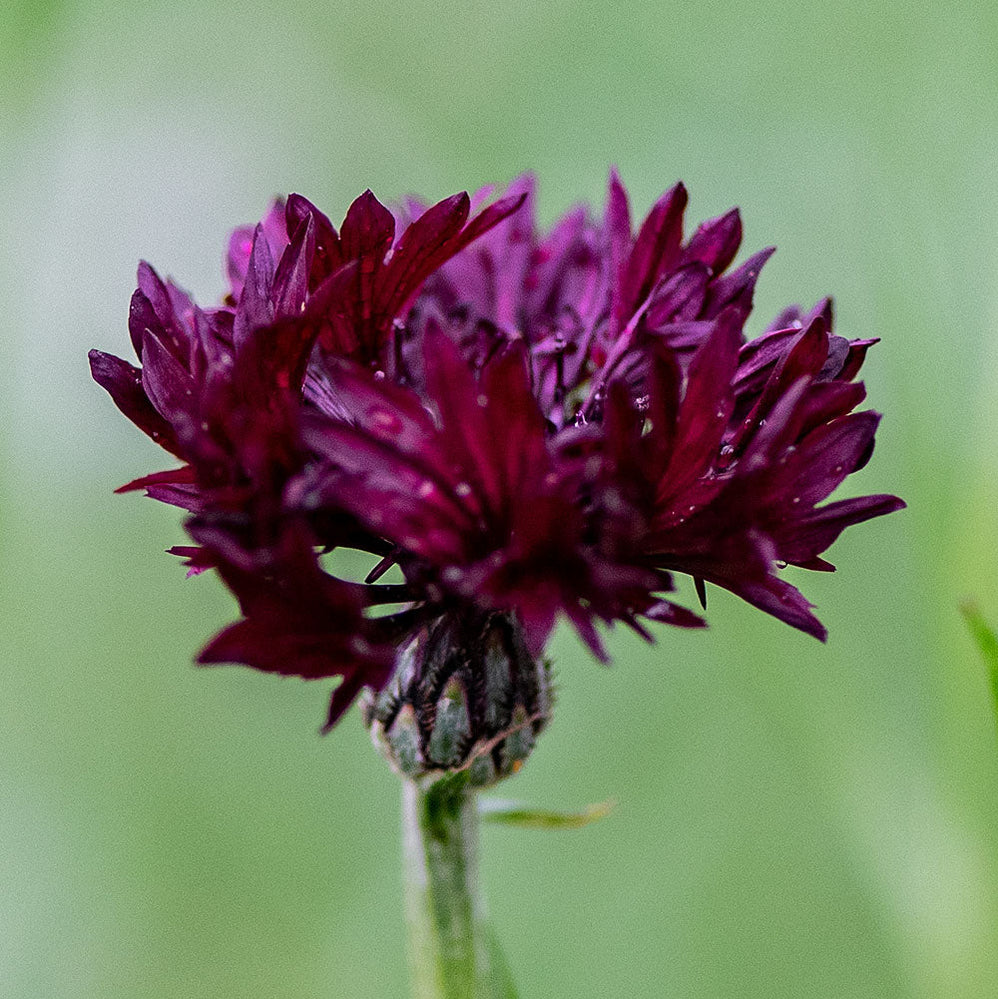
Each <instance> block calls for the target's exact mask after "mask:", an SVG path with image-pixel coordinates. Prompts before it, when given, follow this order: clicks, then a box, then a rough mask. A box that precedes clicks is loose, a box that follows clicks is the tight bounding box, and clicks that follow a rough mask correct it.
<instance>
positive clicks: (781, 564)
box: [776, 558, 787, 569]
mask: <svg viewBox="0 0 998 999" xmlns="http://www.w3.org/2000/svg"><path fill="white" fill-rule="evenodd" d="M786 567H787V563H786V562H784V561H783V559H781V558H778V559H777V560H776V568H777V569H786Z"/></svg>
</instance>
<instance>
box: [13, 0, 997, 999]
mask: <svg viewBox="0 0 998 999" xmlns="http://www.w3.org/2000/svg"><path fill="white" fill-rule="evenodd" d="M7 11H9V12H10V16H6V13H7ZM0 23H2V29H0V30H2V34H0V89H2V94H3V100H2V101H0V190H2V191H3V192H4V195H5V198H4V204H5V215H4V235H5V239H4V244H3V249H2V250H0V301H2V305H3V308H2V310H0V342H2V344H3V347H4V364H3V366H2V367H0V469H2V472H0V476H2V478H0V622H2V625H0V671H2V691H3V696H2V697H0V760H2V761H3V762H2V763H0V796H2V802H3V804H2V808H0V842H3V844H4V848H3V850H2V851H0V941H2V942H0V994H2V995H4V996H10V997H12V999H51V997H52V996H60V995H74V996H100V997H101V999H104V997H107V999H117V997H121V999H125V997H127V999H147V997H148V999H153V997H157V999H158V997H176V996H184V997H209V996H210V997H212V999H226V997H232V999H237V997H238V999H250V997H253V996H260V997H267V999H280V997H288V999H290V997H295V999H301V997H316V999H318V997H325V996H344V997H349V999H365V997H371V999H383V997H385V996H400V997H401V996H403V995H405V993H406V978H405V960H404V954H403V940H404V933H403V925H402V910H401V892H400V885H399V861H398V842H397V839H398V821H399V820H398V802H397V801H396V800H395V796H396V793H397V788H396V784H395V779H394V777H393V776H392V775H391V774H389V773H388V772H387V771H386V770H385V769H384V766H383V764H382V763H381V761H380V760H379V759H378V758H377V756H376V754H374V753H373V752H372V750H371V747H370V746H369V744H368V743H367V739H366V736H365V734H364V732H363V730H362V728H361V726H360V725H359V723H358V720H357V719H356V717H352V718H351V719H348V721H347V724H345V725H344V726H343V727H342V728H340V729H339V730H337V731H336V732H335V733H333V735H331V736H330V737H328V738H326V739H320V738H319V736H318V735H317V732H316V728H317V726H318V722H319V720H321V718H322V713H323V703H324V701H325V698H326V696H327V694H328V690H327V689H325V688H324V687H322V686H320V685H317V684H312V685H310V684H306V683H302V682H298V681H288V680H284V681H282V680H280V679H277V678H270V677H261V676H259V675H255V674H252V673H251V672H250V671H248V670H240V669H238V668H232V669H220V670H212V671H204V670H196V669H195V668H194V667H192V666H191V659H192V656H193V654H194V652H195V651H196V650H197V649H198V648H199V647H200V645H201V644H202V643H203V642H204V641H205V640H206V638H207V637H208V636H210V635H211V634H212V633H213V632H214V631H215V630H216V629H217V628H218V627H219V626H220V625H221V624H222V623H224V622H225V621H226V620H228V619H230V618H231V614H232V606H231V604H230V601H229V599H228V597H227V596H226V595H225V594H224V593H223V592H222V590H221V588H220V587H219V586H217V585H216V583H215V582H214V581H213V580H212V579H211V578H210V577H208V576H205V577H201V578H196V579H190V580H186V579H184V571H183V568H182V567H181V566H180V565H179V563H178V562H177V560H175V559H172V558H171V557H170V556H167V555H164V554H162V552H163V550H164V549H166V548H168V547H170V546H171V545H173V544H177V543H180V542H182V538H183V535H182V530H181V527H180V522H179V517H178V516H177V515H175V514H174V513H173V512H171V511H170V510H167V509H165V508H164V509H155V508H154V505H153V504H146V503H143V502H142V501H141V500H140V499H138V498H136V497H124V498H123V497H114V496H113V495H112V494H111V490H112V489H113V487H115V486H117V485H119V484H121V483H123V482H126V481H128V480H129V479H131V478H133V477H134V476H135V475H137V474H139V473H141V472H144V471H146V470H147V469H148V464H149V460H150V458H151V457H152V456H153V454H154V451H155V449H154V448H153V447H152V445H147V444H146V443H145V442H143V441H142V440H140V439H139V436H138V435H136V434H133V433H132V432H131V429H130V428H129V427H128V426H127V425H126V424H125V421H123V420H121V419H120V418H119V417H118V415H117V414H116V413H115V412H114V411H113V409H112V407H111V405H110V403H109V402H108V401H107V399H106V398H105V397H104V394H103V393H102V392H101V391H100V390H99V389H97V388H96V387H95V386H94V385H93V384H92V383H91V381H90V379H89V375H88V372H87V364H86V351H87V349H88V348H89V347H92V346H98V347H101V348H102V349H105V350H108V351H111V352H115V353H124V352H126V351H127V339H126V338H127V332H126V326H125V320H126V317H127V310H128V299H129V296H130V294H131V291H132V288H133V282H134V271H135V265H136V263H137V261H138V260H139V259H140V258H147V259H149V260H150V261H151V262H152V263H153V264H154V265H155V266H157V267H158V268H159V269H160V270H161V271H162V272H163V273H167V274H171V275H172V276H173V277H174V278H176V280H177V281H178V282H179V283H181V284H182V285H185V286H187V287H188V288H190V289H191V290H192V291H193V292H194V293H195V294H196V295H197V296H198V298H199V300H202V301H206V302H207V301H209V300H210V299H211V298H212V297H213V296H216V295H218V294H220V293H221V291H222V287H223V283H222V270H221V256H222V251H223V248H224V243H225V238H226V236H227V233H228V231H229V230H230V229H231V228H232V227H233V226H234V225H236V224H240V223H243V222H247V221H252V220H254V219H256V218H258V217H259V216H260V215H261V214H262V213H263V211H264V210H265V208H266V206H267V204H268V202H269V200H270V199H271V198H272V197H273V196H274V195H275V194H278V193H286V192H288V191H292V190H298V191H301V192H302V193H303V194H305V195H306V196H308V197H309V198H311V199H313V200H314V201H315V202H316V203H317V204H318V205H319V206H320V207H321V208H323V209H324V210H325V211H327V212H328V213H329V214H330V216H332V217H333V218H334V219H338V218H340V217H342V212H343V211H344V210H345V208H346V206H347V205H348V204H349V201H350V200H351V199H352V197H353V196H355V195H356V194H358V193H359V192H360V191H362V190H363V189H364V188H366V187H368V186H371V187H372V188H374V190H375V191H376V192H377V193H378V194H379V196H381V197H382V198H385V199H390V198H397V197H401V196H403V195H404V194H406V193H409V192H411V191H415V192H417V193H420V194H422V195H424V196H425V197H426V198H429V199H436V198H439V197H442V196H444V195H446V194H450V193H452V192H453V191H455V190H461V189H465V188H472V189H473V188H476V187H478V186H480V185H482V184H485V183H490V182H495V183H498V184H500V185H501V184H503V183H505V182H506V181H507V180H508V179H510V178H511V177H512V176H514V175H515V174H516V173H518V172H520V171H521V170H524V169H532V170H534V171H536V172H537V174H538V176H539V180H540V191H541V212H542V214H543V215H544V216H545V217H546V218H549V219H550V218H554V217H555V216H556V215H557V214H559V213H561V212H562V211H563V210H564V209H565V208H566V207H567V206H568V205H569V204H570V203H571V202H573V201H576V200H585V201H589V202H592V203H596V204H599V203H601V200H602V191H603V186H604V184H605V181H606V175H607V170H608V168H609V166H610V164H611V163H616V164H617V165H618V166H619V167H620V169H621V172H622V174H623V176H624V179H625V181H626V183H627V184H628V187H629V189H630V190H631V192H632V195H633V198H634V202H635V205H634V209H635V213H636V214H637V213H639V212H642V211H643V210H644V209H645V208H647V206H648V205H649V204H650V203H651V201H652V199H653V198H654V197H655V196H656V195H657V194H659V193H660V192H661V191H663V190H664V189H665V188H666V187H668V186H669V185H671V184H672V183H673V182H674V181H675V180H676V179H678V178H682V179H683V180H684V181H686V183H687V185H688V186H689V188H690V191H691V197H692V201H691V206H690V210H689V213H688V217H689V219H690V221H691V223H692V222H694V221H696V220H698V219H702V218H706V217H709V216H712V215H716V214H719V213H720V212H722V211H724V210H726V209H727V208H729V207H730V206H731V205H733V204H738V205H740V206H741V208H742V212H743V218H744V220H745V227H746V236H745V244H744V245H745V252H746V254H747V253H749V252H751V251H752V250H754V249H757V248H761V247H762V246H765V245H769V244H775V245H777V246H778V247H779V252H778V253H777V255H776V256H775V257H774V258H773V260H772V261H771V262H770V263H769V264H768V265H767V267H766V270H765V272H764V273H763V275H762V278H761V282H760V285H759V288H758V292H757V295H756V310H755V316H756V319H755V320H754V322H755V323H756V325H755V326H754V327H750V332H756V331H758V330H760V329H762V327H763V325H764V324H765V322H766V321H767V320H768V318H769V317H770V316H772V315H774V314H775V313H776V312H777V311H779V309H780V308H782V306H783V305H785V304H787V303H788V302H790V301H800V302H803V303H805V304H810V303H811V302H813V301H815V300H816V299H817V298H819V297H821V296H822V295H825V294H827V293H833V294H834V295H835V296H836V307H837V328H838V329H839V331H840V332H841V333H842V334H843V335H846V336H850V337H861V336H862V337H866V336H879V337H881V338H882V342H881V343H880V344H879V345H878V346H877V347H876V348H875V349H874V350H873V352H871V356H870V359H869V361H868V363H867V366H866V367H865V368H864V373H866V375H867V387H868V389H869V398H870V404H871V405H872V406H873V407H874V408H876V409H878V410H881V411H883V412H884V413H885V414H886V416H885V420H884V423H883V425H882V428H881V431H880V434H879V438H878V441H879V443H878V450H877V454H876V455H875V456H874V459H873V461H872V462H871V464H870V466H869V468H867V469H866V470H864V472H863V473H861V475H860V476H859V478H860V480H861V481H859V482H857V484H856V487H855V488H856V490H857V491H866V492H879V491H885V492H896V493H898V494H899V495H901V496H903V497H904V498H905V499H906V500H908V502H909V505H910V509H909V510H908V511H907V512H906V513H904V514H901V515H898V517H896V518H890V519H889V520H887V521H884V522H883V523H873V524H868V525H864V526H863V527H861V528H857V529H856V530H855V531H854V532H852V533H851V534H850V535H848V536H846V537H844V538H843V539H841V541H840V542H839V543H838V544H837V545H836V548H835V550H834V561H835V562H836V564H837V565H838V568H839V571H838V573H836V574H834V575H831V576H828V577H822V578H810V579H806V580H801V584H802V586H804V587H805V593H806V595H808V596H809V597H810V599H812V600H813V601H815V602H816V603H817V604H818V605H819V612H820V614H821V617H822V620H823V621H824V622H825V623H826V624H827V625H828V627H829V631H830V634H831V638H830V641H829V644H828V645H827V646H821V645H819V644H818V643H816V642H814V641H812V640H810V639H808V638H807V637H806V636H803V635H797V634H792V633H790V632H789V629H786V628H782V627H781V626H780V625H779V624H778V622H775V621H770V620H767V619H765V618H764V616H763V615H760V614H758V612H755V611H753V610H752V608H748V607H744V606H741V605H740V604H739V602H738V601H737V600H736V599H735V598H731V597H729V596H728V595H727V594H724V593H719V592H718V593H716V594H713V593H712V596H711V612H710V618H711V630H710V631H709V632H707V633H700V634H691V635H684V634H676V633H666V632H662V633H661V634H660V636H659V638H660V641H659V644H657V645H655V646H652V647H649V646H646V645H644V644H643V643H641V642H640V641H638V640H637V639H636V638H634V637H633V636H629V635H626V634H623V633H621V634H615V635H613V636H612V637H611V639H610V641H611V646H612V651H613V653H614V657H615V661H616V665H615V666H614V667H613V668H612V669H609V670H605V669H602V668H599V667H597V666H595V665H593V664H592V663H591V662H590V661H589V660H588V657H587V656H585V655H583V654H581V652H580V650H579V649H578V648H577V646H576V644H575V641H574V639H573V638H572V637H571V636H570V635H569V634H568V633H567V632H566V633H564V634H561V635H560V636H559V638H558V639H557V641H556V643H555V648H554V649H553V652H554V655H555V657H556V659H557V662H558V670H559V678H560V697H559V702H558V708H557V714H556V717H555V720H554V724H553V725H552V727H551V729H550V731H549V732H548V733H546V734H545V737H544V740H543V741H542V743H541V745H540V747H539V749H538V751H537V752H536V753H535V754H534V756H533V757H532V759H531V761H530V764H529V766H528V767H527V768H525V770H524V772H523V774H521V775H520V776H519V777H518V778H517V788H516V791H515V792H511V793H515V795H516V796H517V797H518V798H522V799H524V800H527V801H531V802H538V803H543V804H544V805H545V807H550V808H552V809H563V808H564V809H570V808H571V807H572V806H573V804H575V803H577V802H579V801H592V800H600V799H603V798H608V797H613V798H615V799H617V800H618V801H619V803H620V804H619V808H618V809H617V810H616V811H615V813H614V816H613V818H612V820H609V821H606V822H600V823H596V824H595V825H593V826H592V827H590V828H587V829H586V830H584V831H582V832H580V833H578V834H575V835H572V836H570V837H566V836H531V835H529V834H527V833H524V832H521V831H519V830H516V829H506V828H489V829H487V830H485V832H484V836H483V841H484V842H483V853H484V857H483V863H484V875H485V881H486V885H485V887H486V892H487V895H488V897H489V899H490V902H491V907H492V915H493V919H494V923H495V925H496V929H497V932H498V935H499V937H500V939H502V940H503V943H504V949H505V950H506V952H507V953H508V955H509V957H510V961H511V964H512V966H513V973H514V976H515V978H516V980H517V981H518V982H519V983H520V984H521V992H522V995H523V996H524V997H525V999H530V997H545V999H547V997H559V996H575V995H587V996H588V995H593V996H599V995H608V996H609V995H627V996H633V997H656V999H657V997H659V996H662V995H681V996H689V997H697V996H703V997H711V999H713V997H718V996H740V997H741V996H743V997H753V996H760V997H761V996H765V997H767V999H778V997H784V996H785V997H795V999H796V997H800V996H820V997H822V999H824V997H826V996H833V997H840V996H841V997H877V999H881V997H888V999H891V997H906V999H907V997H912V999H922V997H933V999H935V997H939V999H951V997H967V999H979V997H981V996H985V995H989V994H991V992H993V986H994V982H995V981H998V947H996V946H995V939H996V931H995V927H996V925H998V796H996V795H995V793H994V789H995V787H996V786H998V785H996V780H998V760H996V755H995V753H994V732H993V717H992V711H991V706H990V705H989V704H987V703H982V699H981V697H980V662H979V659H978V656H977V651H976V650H975V649H974V648H973V647H972V645H971V643H970V642H969V641H968V640H967V636H966V633H965V629H964V626H963V623H962V622H961V620H960V617H959V613H958V610H957V602H958V599H959V594H961V593H964V592H973V593H978V594H980V595H981V599H982V600H985V599H988V598H989V595H991V594H993V593H994V591H995V585H996V584H995V578H994V565H995V563H996V561H998V517H996V516H995V514H994V511H995V509H996V508H998V476H996V474H995V464H996V459H995V446H994V442H995V441H996V440H998V177H996V174H995V170H994V164H995V163H996V162H998V14H996V9H995V7H994V5H993V4H992V3H990V2H987V0H960V2H957V3H954V4H949V5H945V6H937V7H932V6H925V5H923V4H918V3H915V2H913V0H909V2H904V3H899V4H896V5H893V6H891V7H884V6H879V7H878V6H870V5H866V4H860V3H853V2H847V0H832V2H830V3H827V4H824V5H820V6H819V5H807V4H800V3H796V2H791V0H772V2H770V3H768V4H766V5H759V4H750V3H741V2H737V3H731V4H724V5H721V4H715V5H709V4H698V5H684V4H679V3H662V2H623V3H620V4H616V5H614V6H612V7H610V6H606V7H602V8H601V7H596V6H590V7H585V6H582V7H580V6H579V5H578V4H575V3H569V2H567V0H556V2H552V3H548V4H545V5H537V4H535V3H529V2H526V0H523V2H515V3H513V2H507V3H502V2H499V3H496V2H492V3H488V4H485V3H474V2H463V3H459V2H457V0H435V2H433V3H430V2H428V0H402V2H398V3H392V4H388V3H369V4H339V5H321V4H315V3H306V2H304V0H297V2H295V0H292V2H291V3H287V4H284V5H279V6H277V5H263V4H261V5H255V6H254V5H247V4H243V3H236V2H234V0H218V2H215V3H203V2H199V3H195V2H193V0H174V2H172V3H170V4H164V3H159V2H155V0H153V2H146V3H142V4H120V3H118V4H111V3H101V2H98V0H76V2H66V3H62V4H26V3H20V4H16V5H15V6H14V7H8V8H5V17H4V18H0ZM684 595H685V597H686V598H687V602H688V603H692V602H694V601H695V596H694V594H693V590H692V586H690V587H689V588H688V592H686V593H685V594H684Z"/></svg>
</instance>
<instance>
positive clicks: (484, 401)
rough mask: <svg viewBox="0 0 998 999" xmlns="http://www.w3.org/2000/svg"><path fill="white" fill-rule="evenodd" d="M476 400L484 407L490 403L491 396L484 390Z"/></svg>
mask: <svg viewBox="0 0 998 999" xmlns="http://www.w3.org/2000/svg"><path fill="white" fill-rule="evenodd" d="M475 401H476V402H477V403H478V405H479V406H481V407H482V409H484V408H485V407H486V406H487V405H488V404H489V397H488V396H487V395H486V394H485V393H484V392H482V393H480V394H479V396H478V398H477V399H476V400H475Z"/></svg>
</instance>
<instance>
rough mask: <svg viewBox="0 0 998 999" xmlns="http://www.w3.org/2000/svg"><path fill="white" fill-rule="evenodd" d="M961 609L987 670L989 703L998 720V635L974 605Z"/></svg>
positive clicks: (966, 604)
mask: <svg viewBox="0 0 998 999" xmlns="http://www.w3.org/2000/svg"><path fill="white" fill-rule="evenodd" d="M961 609H962V610H963V616H964V618H966V620H967V624H968V626H969V627H970V634H971V637H972V638H973V639H974V643H975V644H976V645H977V648H978V649H979V650H980V653H981V658H982V659H983V660H984V665H985V667H986V668H987V671H988V680H989V681H990V686H991V702H992V704H993V705H994V709H995V717H996V719H998V635H996V634H995V632H994V629H993V628H992V627H991V626H990V625H989V624H988V622H987V621H985V620H984V615H983V614H981V612H980V610H979V609H978V608H977V605H976V604H974V603H971V602H969V601H966V602H965V603H964V604H963V606H962V608H961Z"/></svg>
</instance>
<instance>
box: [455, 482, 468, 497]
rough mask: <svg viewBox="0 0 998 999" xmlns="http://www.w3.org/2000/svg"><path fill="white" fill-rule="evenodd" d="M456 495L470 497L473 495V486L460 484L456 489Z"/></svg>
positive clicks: (464, 483)
mask: <svg viewBox="0 0 998 999" xmlns="http://www.w3.org/2000/svg"><path fill="white" fill-rule="evenodd" d="M454 495H455V496H470V495H471V486H469V485H468V483H467V482H459V483H458V484H457V485H456V486H455V487H454Z"/></svg>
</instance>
